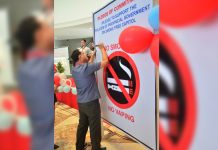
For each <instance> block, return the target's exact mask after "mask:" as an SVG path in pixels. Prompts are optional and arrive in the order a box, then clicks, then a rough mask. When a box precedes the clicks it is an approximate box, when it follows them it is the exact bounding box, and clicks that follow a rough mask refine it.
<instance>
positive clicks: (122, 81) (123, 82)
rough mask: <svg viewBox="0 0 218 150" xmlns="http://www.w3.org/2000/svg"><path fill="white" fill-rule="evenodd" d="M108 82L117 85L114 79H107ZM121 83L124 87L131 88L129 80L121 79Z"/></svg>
mask: <svg viewBox="0 0 218 150" xmlns="http://www.w3.org/2000/svg"><path fill="white" fill-rule="evenodd" d="M107 82H108V83H112V84H117V82H116V80H115V79H114V78H107ZM120 82H121V83H122V84H123V86H129V80H122V79H120Z"/></svg>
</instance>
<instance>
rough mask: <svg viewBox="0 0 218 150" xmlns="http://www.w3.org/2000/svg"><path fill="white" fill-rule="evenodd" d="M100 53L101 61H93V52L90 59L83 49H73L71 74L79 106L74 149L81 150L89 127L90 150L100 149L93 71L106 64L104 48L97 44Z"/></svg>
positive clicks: (97, 102)
mask: <svg viewBox="0 0 218 150" xmlns="http://www.w3.org/2000/svg"><path fill="white" fill-rule="evenodd" d="M98 47H99V49H100V50H101V53H102V61H101V62H97V63H93V60H94V59H93V58H94V55H95V53H93V54H92V55H91V58H90V60H89V59H88V57H87V55H86V54H85V53H84V52H83V51H79V50H75V51H73V53H72V56H71V58H72V60H73V65H74V67H73V70H72V76H73V78H74V80H75V83H76V88H77V101H78V106H79V125H78V128H77V142H76V150H83V149H84V146H85V137H86V133H87V130H88V127H89V128H90V135H91V143H92V150H101V146H100V143H101V112H100V104H99V98H100V94H99V91H98V86H97V83H96V77H95V71H98V70H99V69H101V68H104V67H106V66H107V64H108V57H107V53H106V49H105V47H104V45H103V44H99V46H98Z"/></svg>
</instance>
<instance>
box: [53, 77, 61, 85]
mask: <svg viewBox="0 0 218 150" xmlns="http://www.w3.org/2000/svg"><path fill="white" fill-rule="evenodd" d="M60 80H61V79H60V77H59V76H54V84H55V85H56V86H60Z"/></svg>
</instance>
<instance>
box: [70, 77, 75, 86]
mask: <svg viewBox="0 0 218 150" xmlns="http://www.w3.org/2000/svg"><path fill="white" fill-rule="evenodd" d="M70 80H71V83H72V87H76V84H75V81H74V79H73V78H70Z"/></svg>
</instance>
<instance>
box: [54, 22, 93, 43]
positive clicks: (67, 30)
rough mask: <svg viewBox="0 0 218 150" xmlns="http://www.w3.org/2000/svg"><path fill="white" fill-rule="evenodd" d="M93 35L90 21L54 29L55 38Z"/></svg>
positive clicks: (77, 37)
mask: <svg viewBox="0 0 218 150" xmlns="http://www.w3.org/2000/svg"><path fill="white" fill-rule="evenodd" d="M92 36H93V28H92V22H88V23H83V24H79V25H75V26H67V27H60V28H56V29H55V40H66V39H79V38H88V37H92Z"/></svg>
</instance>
